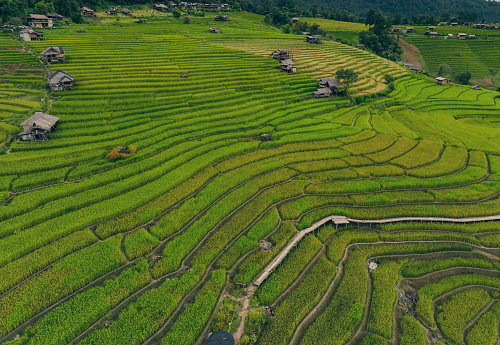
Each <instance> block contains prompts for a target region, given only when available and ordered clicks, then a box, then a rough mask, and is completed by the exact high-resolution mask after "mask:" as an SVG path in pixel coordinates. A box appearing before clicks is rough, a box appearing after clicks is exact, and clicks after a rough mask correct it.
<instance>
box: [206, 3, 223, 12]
mask: <svg viewBox="0 0 500 345" xmlns="http://www.w3.org/2000/svg"><path fill="white" fill-rule="evenodd" d="M202 5H203V8H204V9H206V10H208V11H220V9H221V7H220V5H219V4H202Z"/></svg>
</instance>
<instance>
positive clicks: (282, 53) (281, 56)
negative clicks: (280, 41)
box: [269, 49, 293, 61]
mask: <svg viewBox="0 0 500 345" xmlns="http://www.w3.org/2000/svg"><path fill="white" fill-rule="evenodd" d="M269 56H270V57H271V58H273V59H275V60H278V61H281V60H285V59H291V58H292V57H293V54H292V51H291V50H290V49H276V50H275V51H273V52H272V53H271V55H269Z"/></svg>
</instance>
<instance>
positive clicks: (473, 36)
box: [469, 35, 477, 40]
mask: <svg viewBox="0 0 500 345" xmlns="http://www.w3.org/2000/svg"><path fill="white" fill-rule="evenodd" d="M476 38H477V37H476V35H469V39H470V40H475V39H476Z"/></svg>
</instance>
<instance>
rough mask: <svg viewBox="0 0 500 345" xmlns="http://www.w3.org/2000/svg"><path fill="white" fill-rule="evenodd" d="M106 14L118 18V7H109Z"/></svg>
mask: <svg viewBox="0 0 500 345" xmlns="http://www.w3.org/2000/svg"><path fill="white" fill-rule="evenodd" d="M106 13H107V14H109V15H110V16H116V15H117V14H118V12H117V10H116V7H109V8H108V10H107V11H106Z"/></svg>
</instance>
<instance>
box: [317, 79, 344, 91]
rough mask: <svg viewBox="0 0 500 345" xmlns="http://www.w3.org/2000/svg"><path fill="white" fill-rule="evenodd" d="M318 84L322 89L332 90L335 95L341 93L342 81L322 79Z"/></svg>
mask: <svg viewBox="0 0 500 345" xmlns="http://www.w3.org/2000/svg"><path fill="white" fill-rule="evenodd" d="M318 84H319V87H320V88H324V87H327V88H329V89H330V90H332V92H333V93H334V94H338V93H340V90H339V87H341V86H342V83H341V82H340V81H338V80H335V79H333V78H323V79H320V80H319V81H318Z"/></svg>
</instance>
